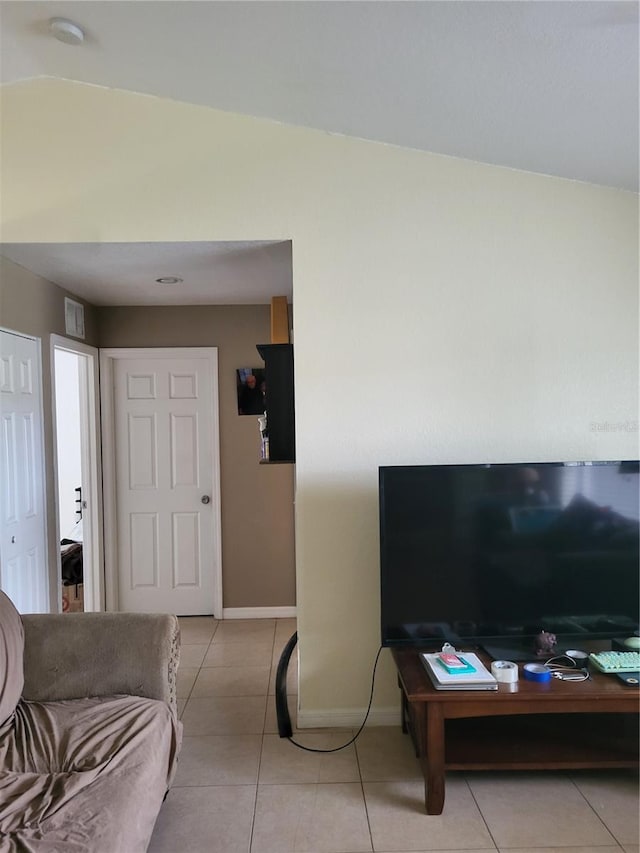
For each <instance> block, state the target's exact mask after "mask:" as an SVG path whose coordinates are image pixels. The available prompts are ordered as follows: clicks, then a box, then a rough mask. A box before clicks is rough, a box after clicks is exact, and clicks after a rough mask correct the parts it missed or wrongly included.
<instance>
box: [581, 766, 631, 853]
mask: <svg viewBox="0 0 640 853" xmlns="http://www.w3.org/2000/svg"><path fill="white" fill-rule="evenodd" d="M567 777H568V778H569V781H570V782H571V784H572V785H573V787H574V788H575V789H576V791H577V792H578V793H579V794H580V796H581V797H582V799H583V800H584V801H585V803H586V804H587V805H588V806H589V808H590V809H591V811H592V812H593V813H594V815H595V816H596V817H597V818H598V820H599V821H600V823H601V824H602V825H603V826H604V828H605V829H606V831H607V832H608V833H609V835H610V836H611V837H612V838H613V840H614V841H615V843H616V844H617V846H618V847H619V848H620V849H621V850H624V847H623V846H622V842H621V841H618V839H617V838H616V836H615V835H614V834H613V830H612V829H609V827H608V826H607V824H606V823H605V822H604V820H603V819H602V818H601V817H600V815H599V814H598V812H597V811H596V810H595V809H594V807H593V806H592V805H591V803H590V802H589V800H588V799H587V797H586V796H585V794H584V793H583V791H582V789H581V788H580V786H579V785H578V783H577V782H576V781H575V779H574V778H573V776H572V775H571V774H570V773H567Z"/></svg>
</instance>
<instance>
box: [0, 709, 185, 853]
mask: <svg viewBox="0 0 640 853" xmlns="http://www.w3.org/2000/svg"><path fill="white" fill-rule="evenodd" d="M180 734H181V726H180V723H178V722H177V721H176V720H175V718H174V716H173V714H172V713H171V710H170V709H169V707H168V706H167V705H166V704H165V703H164V702H159V701H157V700H154V699H143V698H139V697H137V696H114V697H110V698H104V697H101V698H92V699H73V700H66V701H61V702H24V701H22V702H20V704H19V705H18V707H17V709H16V712H15V716H14V723H13V726H12V728H11V731H10V732H9V733H7V734H6V735H5V737H4V738H3V739H2V740H0V839H2V838H5V839H6V841H7V843H8V847H3V842H2V841H1V840H0V851H4V850H9V851H12V853H13V851H30V853H34V851H40V850H42V851H43V853H45V851H53V850H55V851H65V853H76V851H77V853H80V851H82V853H88V851H91V853H116V851H117V853H144V851H145V850H146V849H147V846H148V844H149V840H150V838H151V833H152V831H153V826H154V823H155V819H156V816H157V814H158V812H159V810H160V806H161V805H162V800H163V797H164V795H165V793H166V791H167V788H168V787H169V784H170V783H171V780H172V777H173V774H174V771H175V765H176V756H177V753H178V750H179V746H180Z"/></svg>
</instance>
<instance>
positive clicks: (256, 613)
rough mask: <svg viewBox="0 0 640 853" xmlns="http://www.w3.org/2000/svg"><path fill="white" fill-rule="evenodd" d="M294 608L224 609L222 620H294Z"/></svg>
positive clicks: (295, 610) (295, 609)
mask: <svg viewBox="0 0 640 853" xmlns="http://www.w3.org/2000/svg"><path fill="white" fill-rule="evenodd" d="M296 615H297V608H295V607H225V608H223V610H222V618H223V619H295V617H296Z"/></svg>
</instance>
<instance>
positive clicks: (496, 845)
mask: <svg viewBox="0 0 640 853" xmlns="http://www.w3.org/2000/svg"><path fill="white" fill-rule="evenodd" d="M463 779H464V783H465V785H466V786H467V788H468V790H469V793H470V794H471V799H472V800H473V802H474V803H475V804H476V808H477V809H478V812H479V814H480V817H481V818H482V822H483V823H484V825H485V826H486V827H487V832H488V833H489V838H490V839H491V840H492V841H493V846H494V847H495V849H496V850H500V848H499V847H498V843H497V841H496V840H495V838H494V837H493V832H491V827H490V826H489V823H488V821H487V819H486V817H485V816H484V812H483V811H482V809H481V808H480V803H479V802H478V801H477V799H476V795H475V794H474V793H473V788H472V787H471V785H470V784H469V779H468V777H467V776H466V774H463Z"/></svg>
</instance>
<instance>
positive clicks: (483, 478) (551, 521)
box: [379, 461, 640, 647]
mask: <svg viewBox="0 0 640 853" xmlns="http://www.w3.org/2000/svg"><path fill="white" fill-rule="evenodd" d="M638 480H639V474H638V462H637V461H633V462H607V463H600V462H598V463H592V464H591V463H532V464H498V465H419V466H388V467H381V468H380V469H379V498H380V568H381V615H382V643H383V645H385V646H403V645H406V646H409V645H415V646H426V645H433V644H434V643H436V642H438V643H439V642H441V641H448V642H451V643H453V644H454V645H455V643H456V642H458V643H459V642H461V641H466V642H470V641H471V642H474V643H476V644H479V645H483V644H485V645H486V644H487V643H490V642H494V643H495V642H497V643H502V642H504V641H505V640H508V641H509V642H510V643H514V642H515V643H516V644H517V643H521V644H522V645H523V646H526V645H528V644H530V640H532V639H533V638H535V637H536V636H537V635H538V634H539V633H540V632H541V631H549V632H552V633H554V634H556V635H557V637H558V642H561V641H564V642H565V647H567V645H566V644H569V643H570V644H571V645H573V646H575V647H579V641H580V640H592V639H603V638H612V637H622V638H624V637H629V636H631V635H632V634H634V633H635V632H637V630H638V622H639V614H638V610H639V605H638V602H639V584H638V577H639V521H638V520H639V518H640V511H639V506H638V504H639V501H638V492H639V482H638Z"/></svg>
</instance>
